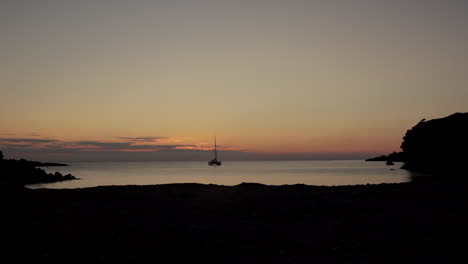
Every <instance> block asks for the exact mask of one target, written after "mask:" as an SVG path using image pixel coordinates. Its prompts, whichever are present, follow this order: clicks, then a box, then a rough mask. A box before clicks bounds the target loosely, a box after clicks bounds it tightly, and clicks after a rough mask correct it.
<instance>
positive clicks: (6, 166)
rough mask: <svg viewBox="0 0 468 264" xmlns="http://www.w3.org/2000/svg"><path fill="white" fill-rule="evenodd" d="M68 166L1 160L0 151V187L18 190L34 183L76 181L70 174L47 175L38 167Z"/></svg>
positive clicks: (0, 154) (22, 160)
mask: <svg viewBox="0 0 468 264" xmlns="http://www.w3.org/2000/svg"><path fill="white" fill-rule="evenodd" d="M55 166H68V165H66V164H61V163H43V162H38V161H28V160H24V159H20V160H14V159H3V154H2V152H1V151H0V174H1V177H0V187H1V188H3V189H18V188H21V187H22V186H24V185H28V184H36V183H51V182H61V181H69V180H76V179H78V178H76V177H75V176H73V175H71V174H67V175H62V174H61V173H60V172H55V173H47V172H46V171H45V170H43V169H40V168H38V167H55Z"/></svg>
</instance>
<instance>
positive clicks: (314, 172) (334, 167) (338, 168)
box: [27, 160, 412, 189]
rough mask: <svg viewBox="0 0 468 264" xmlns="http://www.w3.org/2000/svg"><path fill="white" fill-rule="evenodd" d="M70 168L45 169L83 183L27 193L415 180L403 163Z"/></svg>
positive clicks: (73, 165)
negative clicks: (127, 187)
mask: <svg viewBox="0 0 468 264" xmlns="http://www.w3.org/2000/svg"><path fill="white" fill-rule="evenodd" d="M68 164H69V165H70V166H66V167H43V168H42V169H44V170H46V171H47V172H50V173H54V172H56V171H58V172H60V173H62V174H64V175H65V174H68V173H71V174H72V175H74V176H75V177H77V178H79V180H71V181H63V182H57V183H47V184H34V185H29V186H27V187H29V188H33V189H37V188H52V189H70V188H85V187H95V186H110V185H152V184H168V183H203V184H217V185H226V186H233V185H238V184H241V183H244V182H248V183H261V184H267V185H285V184H287V185H293V184H307V185H321V186H336V185H362V184H380V183H402V182H408V181H411V177H412V175H411V174H410V172H408V171H406V170H401V169H400V167H401V166H402V163H395V165H394V166H387V165H386V164H385V162H366V161H362V160H304V161H224V162H223V164H222V166H219V167H210V166H208V164H207V162H204V161H171V162H167V161H156V162H76V163H68Z"/></svg>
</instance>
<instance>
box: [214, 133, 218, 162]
mask: <svg viewBox="0 0 468 264" xmlns="http://www.w3.org/2000/svg"><path fill="white" fill-rule="evenodd" d="M214 141H215V142H214V143H215V149H214V154H215V158H214V159H215V160H216V159H217V158H218V153H217V151H216V136H215V140H214Z"/></svg>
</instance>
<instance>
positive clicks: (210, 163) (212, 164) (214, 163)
mask: <svg viewBox="0 0 468 264" xmlns="http://www.w3.org/2000/svg"><path fill="white" fill-rule="evenodd" d="M208 165H209V166H221V161H219V160H218V152H217V151H216V136H215V138H214V159H212V160H210V161H208Z"/></svg>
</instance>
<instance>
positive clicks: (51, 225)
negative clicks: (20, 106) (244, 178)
mask: <svg viewBox="0 0 468 264" xmlns="http://www.w3.org/2000/svg"><path fill="white" fill-rule="evenodd" d="M464 186H465V185H463V184H452V183H447V182H434V180H430V181H421V182H419V181H416V182H412V183H405V184H382V185H362V186H342V187H317V186H306V185H292V186H266V185H261V184H241V185H238V186H232V187H229V186H217V185H202V184H169V185H156V186H110V187H96V188H86V189H70V190H49V189H39V190H30V189H25V190H24V191H23V192H14V193H10V194H7V196H8V199H2V200H1V201H2V203H4V206H3V207H2V208H3V213H4V217H3V218H4V219H6V220H8V221H10V222H8V223H6V225H4V227H7V228H4V230H5V231H6V232H3V233H2V239H3V240H4V241H6V245H5V246H2V250H3V252H4V253H2V257H3V258H5V259H7V257H11V256H13V257H14V259H15V260H17V262H20V261H31V260H32V261H64V260H73V261H80V262H82V261H89V260H96V261H104V262H107V261H109V262H110V261H124V262H135V261H136V262H143V261H150V262H160V263H455V260H456V259H457V258H458V257H459V256H462V255H463V254H462V253H464V251H465V249H464V248H465V245H464V243H463V242H462V241H463V239H464V238H463V237H461V233H460V231H461V230H463V229H464V228H465V226H466V220H467V219H466V217H465V214H464V213H465V211H466V206H465V203H464V197H465V196H466V191H465V190H464V189H465V187H464ZM2 195H6V194H5V193H4V192H3V193H2ZM465 198H466V197H465ZM460 238H461V239H462V241H461V242H458V241H459V239H460ZM10 255H11V256H10Z"/></svg>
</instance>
